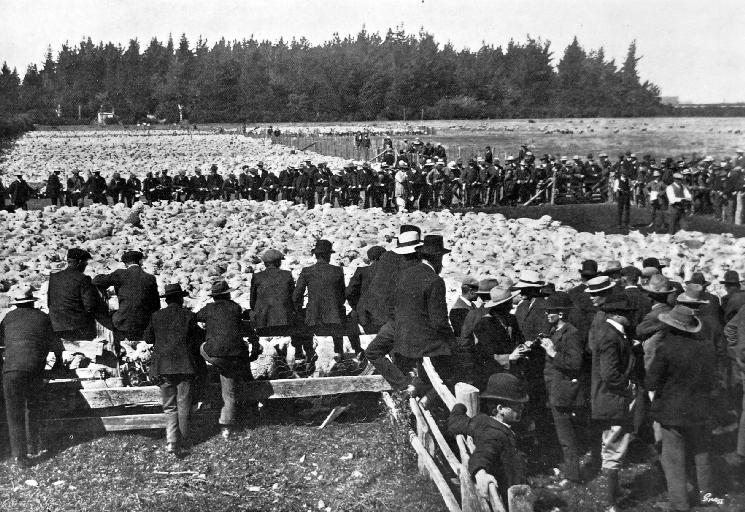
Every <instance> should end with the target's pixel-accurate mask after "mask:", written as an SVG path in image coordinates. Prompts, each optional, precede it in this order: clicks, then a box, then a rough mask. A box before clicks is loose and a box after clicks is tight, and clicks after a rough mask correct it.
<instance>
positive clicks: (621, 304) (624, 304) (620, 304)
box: [600, 293, 636, 312]
mask: <svg viewBox="0 0 745 512" xmlns="http://www.w3.org/2000/svg"><path fill="white" fill-rule="evenodd" d="M600 309H601V310H603V311H606V312H614V311H618V312H627V311H634V310H636V308H635V307H634V305H633V304H632V303H631V300H629V297H628V295H626V294H625V293H617V294H614V295H611V296H609V297H608V299H607V300H606V301H605V304H603V305H602V306H600Z"/></svg>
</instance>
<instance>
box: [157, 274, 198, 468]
mask: <svg viewBox="0 0 745 512" xmlns="http://www.w3.org/2000/svg"><path fill="white" fill-rule="evenodd" d="M187 296H188V293H187V292H186V291H184V290H182V289H181V285H180V284H167V285H166V287H165V290H164V292H163V294H162V295H161V296H160V297H161V298H162V299H164V300H165V302H166V307H165V308H164V309H161V310H159V311H156V312H155V313H153V315H152V316H151V317H150V323H149V324H148V326H147V327H146V328H145V333H144V339H145V341H146V342H147V343H149V344H151V345H152V346H153V357H152V360H151V363H150V375H151V376H152V377H153V378H154V379H155V380H156V382H157V383H158V385H159V387H160V398H161V403H162V405H163V413H164V414H165V416H166V451H168V452H169V453H174V454H177V453H178V451H179V449H180V448H188V447H189V442H190V417H191V406H192V384H193V382H194V378H195V377H196V376H197V375H200V374H202V373H204V360H203V359H202V356H200V355H199V346H200V345H201V343H202V341H203V340H204V331H202V329H200V328H199V325H197V316H196V315H195V314H194V313H192V312H191V311H189V310H188V309H187V308H185V307H184V297H187Z"/></svg>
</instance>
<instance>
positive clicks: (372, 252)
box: [367, 245, 385, 261]
mask: <svg viewBox="0 0 745 512" xmlns="http://www.w3.org/2000/svg"><path fill="white" fill-rule="evenodd" d="M384 252H385V248H383V247H381V246H379V245H373V246H372V247H370V248H369V249H368V250H367V259H368V260H370V261H377V260H379V259H380V257H381V256H382V255H383V253H384Z"/></svg>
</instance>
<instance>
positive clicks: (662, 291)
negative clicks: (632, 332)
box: [636, 274, 675, 368]
mask: <svg viewBox="0 0 745 512" xmlns="http://www.w3.org/2000/svg"><path fill="white" fill-rule="evenodd" d="M642 290H643V291H644V292H646V294H647V296H648V297H649V299H650V301H651V302H652V306H651V309H650V311H649V313H647V314H646V315H645V316H644V318H643V319H642V321H641V322H640V323H639V325H637V326H636V335H637V337H638V339H639V340H640V341H641V342H642V346H643V348H644V367H645V368H649V365H650V364H652V360H653V359H654V354H655V352H656V350H657V345H659V342H660V340H661V339H662V331H663V330H664V328H665V326H664V324H663V323H662V322H660V320H659V317H660V315H661V314H662V313H667V312H669V311H670V310H671V309H672V308H671V307H670V305H669V303H668V296H669V295H670V294H671V293H673V292H675V289H674V288H673V287H672V286H670V282H669V281H668V279H667V278H666V277H665V276H663V275H661V274H656V275H654V276H652V277H651V278H650V279H649V283H647V284H646V285H644V286H642Z"/></svg>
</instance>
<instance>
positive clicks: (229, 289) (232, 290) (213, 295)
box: [208, 288, 238, 297]
mask: <svg viewBox="0 0 745 512" xmlns="http://www.w3.org/2000/svg"><path fill="white" fill-rule="evenodd" d="M237 289H238V288H228V289H227V290H225V291H222V292H219V293H214V292H210V293H209V294H208V295H209V296H210V297H215V296H217V295H225V294H226V293H233V292H234V291H236V290H237Z"/></svg>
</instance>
